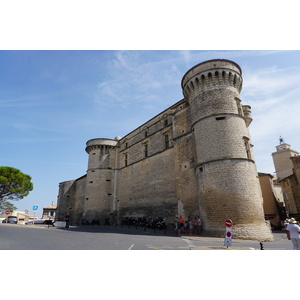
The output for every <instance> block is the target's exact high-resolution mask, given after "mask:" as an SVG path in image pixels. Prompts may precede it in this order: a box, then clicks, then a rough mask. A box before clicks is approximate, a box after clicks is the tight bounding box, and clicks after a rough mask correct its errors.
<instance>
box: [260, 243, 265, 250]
mask: <svg viewBox="0 0 300 300" xmlns="http://www.w3.org/2000/svg"><path fill="white" fill-rule="evenodd" d="M259 245H260V250H264V245H263V243H262V242H260V243H259Z"/></svg>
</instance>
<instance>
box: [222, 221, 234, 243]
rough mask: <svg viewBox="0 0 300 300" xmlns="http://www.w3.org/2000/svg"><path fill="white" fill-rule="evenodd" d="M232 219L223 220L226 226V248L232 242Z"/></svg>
mask: <svg viewBox="0 0 300 300" xmlns="http://www.w3.org/2000/svg"><path fill="white" fill-rule="evenodd" d="M232 224H233V223H232V221H231V220H230V219H227V220H226V221H225V226H226V232H225V239H224V246H227V248H228V247H229V246H230V247H231V243H232Z"/></svg>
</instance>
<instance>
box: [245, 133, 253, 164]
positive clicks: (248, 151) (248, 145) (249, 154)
mask: <svg viewBox="0 0 300 300" xmlns="http://www.w3.org/2000/svg"><path fill="white" fill-rule="evenodd" d="M244 145H245V150H246V155H247V158H248V159H252V157H251V148H250V141H249V139H248V138H246V137H244Z"/></svg>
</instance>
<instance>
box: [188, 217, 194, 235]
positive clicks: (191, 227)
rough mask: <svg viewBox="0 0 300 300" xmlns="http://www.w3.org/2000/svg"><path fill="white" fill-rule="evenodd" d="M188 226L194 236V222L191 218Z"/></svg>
mask: <svg viewBox="0 0 300 300" xmlns="http://www.w3.org/2000/svg"><path fill="white" fill-rule="evenodd" d="M188 226H189V232H190V235H193V221H192V219H191V218H189V220H188Z"/></svg>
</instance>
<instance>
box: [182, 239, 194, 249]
mask: <svg viewBox="0 0 300 300" xmlns="http://www.w3.org/2000/svg"><path fill="white" fill-rule="evenodd" d="M182 240H183V241H185V242H186V243H187V245H188V247H189V248H195V247H196V246H195V245H194V243H193V242H192V241H191V240H188V239H182Z"/></svg>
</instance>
